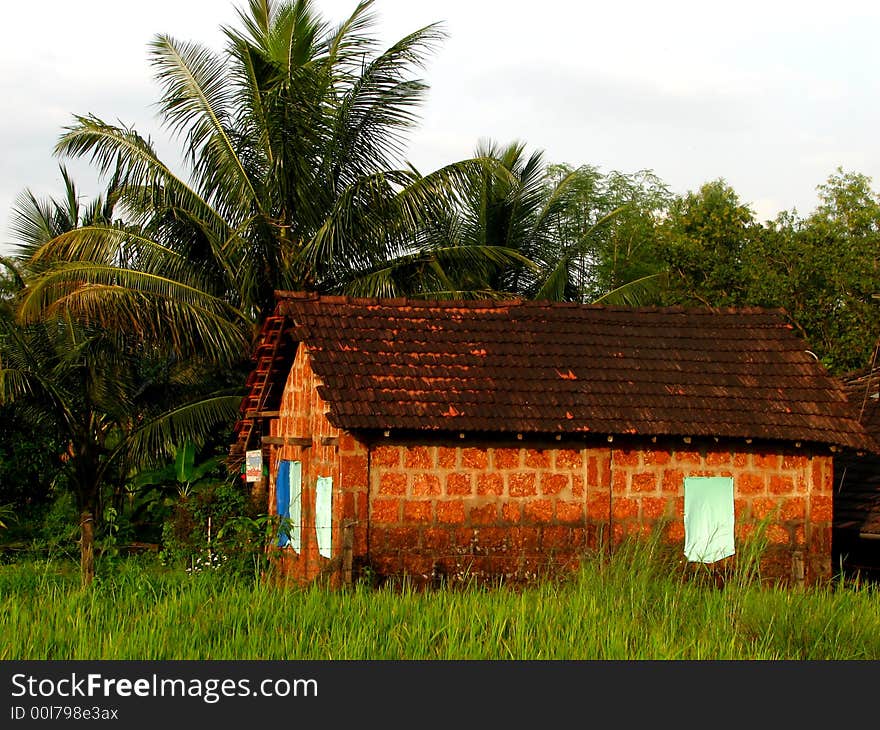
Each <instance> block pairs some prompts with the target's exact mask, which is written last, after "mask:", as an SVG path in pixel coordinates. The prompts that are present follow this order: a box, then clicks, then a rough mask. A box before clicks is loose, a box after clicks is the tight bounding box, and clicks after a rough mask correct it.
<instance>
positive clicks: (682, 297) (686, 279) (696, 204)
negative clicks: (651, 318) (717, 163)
mask: <svg viewBox="0 0 880 730" xmlns="http://www.w3.org/2000/svg"><path fill="white" fill-rule="evenodd" d="M759 228H760V226H759V225H758V223H757V222H756V221H755V217H754V214H753V213H752V211H751V210H750V209H749V207H748V206H747V205H744V204H743V203H742V201H741V200H740V198H739V196H738V195H737V193H736V191H734V190H733V188H731V187H730V186H729V185H728V184H727V183H726V182H725V181H724V180H715V181H713V182H709V183H706V184H705V185H703V186H702V187H701V188H700V190H699V191H698V192H696V193H694V192H689V193H687V194H686V195H684V196H680V197H678V198H676V199H675V200H674V202H673V203H672V205H671V206H670V208H669V213H668V216H667V218H666V220H665V221H664V222H663V224H662V226H661V227H660V230H659V231H658V234H659V242H660V251H661V253H662V255H663V257H664V259H665V261H666V264H667V265H668V267H669V273H670V288H669V290H668V292H667V300H668V301H670V302H671V303H676V304H677V303H687V302H699V303H701V304H703V305H705V306H734V305H737V304H742V303H744V291H745V287H746V278H747V274H746V268H747V267H748V266H749V265H751V264H752V262H750V261H746V259H745V257H744V251H745V250H746V248H747V246H748V243H749V241H750V240H751V239H752V237H754V236H755V235H756V234H757V232H758V230H759Z"/></svg>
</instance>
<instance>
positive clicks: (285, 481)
mask: <svg viewBox="0 0 880 730" xmlns="http://www.w3.org/2000/svg"><path fill="white" fill-rule="evenodd" d="M275 498H276V502H277V506H278V517H279V518H281V519H284V520H289V519H290V462H289V461H283V460H282V461H281V462H280V463H279V464H278V473H277V474H276V475H275ZM287 533H288V530H287V527H286V526H285V527H284V528H283V529H282V530H280V532H279V533H278V547H284V546H285V545H287V543H288V542H289V540H290V538H289V537H288V534H287Z"/></svg>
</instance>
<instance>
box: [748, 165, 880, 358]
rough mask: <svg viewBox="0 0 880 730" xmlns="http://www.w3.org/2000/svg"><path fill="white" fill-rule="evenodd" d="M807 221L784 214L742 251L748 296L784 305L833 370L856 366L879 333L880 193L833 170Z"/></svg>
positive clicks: (865, 182) (862, 178)
mask: <svg viewBox="0 0 880 730" xmlns="http://www.w3.org/2000/svg"><path fill="white" fill-rule="evenodd" d="M818 191H819V201H820V202H819V206H818V207H817V208H816V210H815V211H813V213H812V214H810V215H809V216H807V217H806V218H804V219H801V218H799V217H798V216H797V215H795V214H794V213H792V212H788V213H783V214H782V215H780V216H779V217H778V218H777V219H776V221H774V222H773V223H772V224H771V225H768V226H767V227H766V228H765V230H764V231H763V233H762V235H760V236H757V237H755V238H754V239H753V240H752V241H751V242H750V245H749V246H748V248H747V251H746V256H747V260H748V262H749V266H748V270H747V273H748V284H747V291H746V293H745V295H744V297H745V299H746V301H748V302H749V303H753V304H760V305H762V306H778V307H784V308H785V309H786V310H787V311H788V312H789V314H790V315H791V318H792V320H793V322H794V323H795V324H796V325H797V326H798V328H799V329H800V331H801V333H802V334H803V335H804V337H805V338H806V339H807V341H808V342H809V343H810V346H811V348H812V349H813V350H814V351H815V353H816V354H817V355H818V356H819V357H820V359H821V360H822V362H823V363H824V364H825V365H826V367H828V368H829V370H831V371H832V372H835V373H844V372H847V371H850V370H859V369H862V368H864V367H866V366H867V365H868V364H869V362H870V359H871V355H872V353H873V350H874V347H875V344H876V342H877V340H878V337H880V307H878V303H877V301H876V300H875V299H874V298H873V297H874V295H875V294H877V293H878V292H880V263H878V262H880V198H878V196H877V194H876V193H874V192H873V191H872V189H871V180H870V178H868V177H866V176H865V175H861V174H858V173H852V172H844V171H843V170H840V169H839V170H838V171H837V172H836V173H834V174H832V175H831V176H829V178H828V180H827V181H826V182H825V183H824V184H822V185H820V186H819V187H818Z"/></svg>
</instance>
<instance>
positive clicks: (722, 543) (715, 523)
mask: <svg viewBox="0 0 880 730" xmlns="http://www.w3.org/2000/svg"><path fill="white" fill-rule="evenodd" d="M733 534H734V533H733V479H732V478H730V477H687V478H686V479H685V480H684V554H685V557H687V559H688V560H691V561H693V562H698V563H714V562H716V561H717V560H721V559H722V558H726V557H729V556H731V555H733V554H734V552H735V551H734V540H733Z"/></svg>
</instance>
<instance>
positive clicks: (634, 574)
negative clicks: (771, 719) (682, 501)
mask: <svg viewBox="0 0 880 730" xmlns="http://www.w3.org/2000/svg"><path fill="white" fill-rule="evenodd" d="M0 639H2V640H0V659H37V660H41V659H88V660H96V659H158V660H168V659H488V660H509V659H515V660H526V659H575V660H580V659H616V660H629V659H683V660H701V659H795V660H799V659H878V658H880V595H878V593H877V590H876V589H875V588H874V587H872V586H871V585H868V584H865V585H843V584H841V583H832V584H829V585H827V586H824V587H820V588H805V589H803V588H769V587H762V586H761V584H760V582H759V581H758V580H757V579H756V578H755V576H754V575H753V574H750V572H749V570H748V569H744V570H740V571H739V572H738V573H734V574H732V575H731V576H729V577H728V580H727V581H726V582H725V584H724V587H723V588H719V587H717V585H716V584H715V582H714V581H708V580H702V579H701V577H700V575H699V573H698V574H696V575H695V574H694V573H693V572H692V571H685V570H683V569H682V567H681V564H680V563H678V562H677V561H676V560H675V559H671V558H670V557H669V556H663V555H661V554H659V553H658V552H657V551H656V550H655V549H654V547H653V546H652V545H651V544H638V545H631V546H626V548H625V549H622V550H618V551H617V552H616V553H615V555H614V557H613V558H612V559H610V560H607V559H604V560H603V559H599V558H597V557H594V558H591V559H586V560H585V561H584V566H583V569H582V570H581V572H580V573H579V574H577V575H576V576H574V577H572V578H571V579H569V580H556V581H545V582H541V583H538V584H535V585H533V586H530V587H527V588H513V587H504V586H501V587H494V588H480V587H476V586H471V587H467V588H456V589H451V588H447V589H434V590H422V591H420V590H415V589H412V588H408V587H407V586H406V585H405V584H404V585H400V584H398V585H395V586H391V587H389V586H386V587H383V588H378V589H377V588H372V587H369V586H366V585H356V586H353V587H351V588H349V589H345V590H331V589H328V588H323V587H320V586H311V587H308V588H295V587H290V586H279V585H277V584H273V583H272V582H269V581H265V580H264V581H256V580H254V578H253V577H251V578H250V579H248V578H242V577H233V576H224V575H222V574H221V573H215V572H206V573H200V574H195V575H188V574H186V573H185V572H182V571H167V570H162V569H160V568H159V567H158V566H157V565H151V564H147V563H144V562H143V561H141V560H134V559H130V560H127V561H122V562H121V563H120V564H119V565H117V566H116V567H115V568H114V569H113V570H112V571H107V572H106V573H105V574H104V575H101V576H100V577H99V579H98V580H97V582H96V583H95V584H94V585H93V586H92V587H91V588H90V589H89V590H86V591H83V590H82V589H81V588H80V587H79V580H78V576H77V574H76V569H75V566H72V565H71V564H69V563H64V562H54V561H40V562H36V561H29V562H19V563H14V564H11V565H4V566H0Z"/></svg>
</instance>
